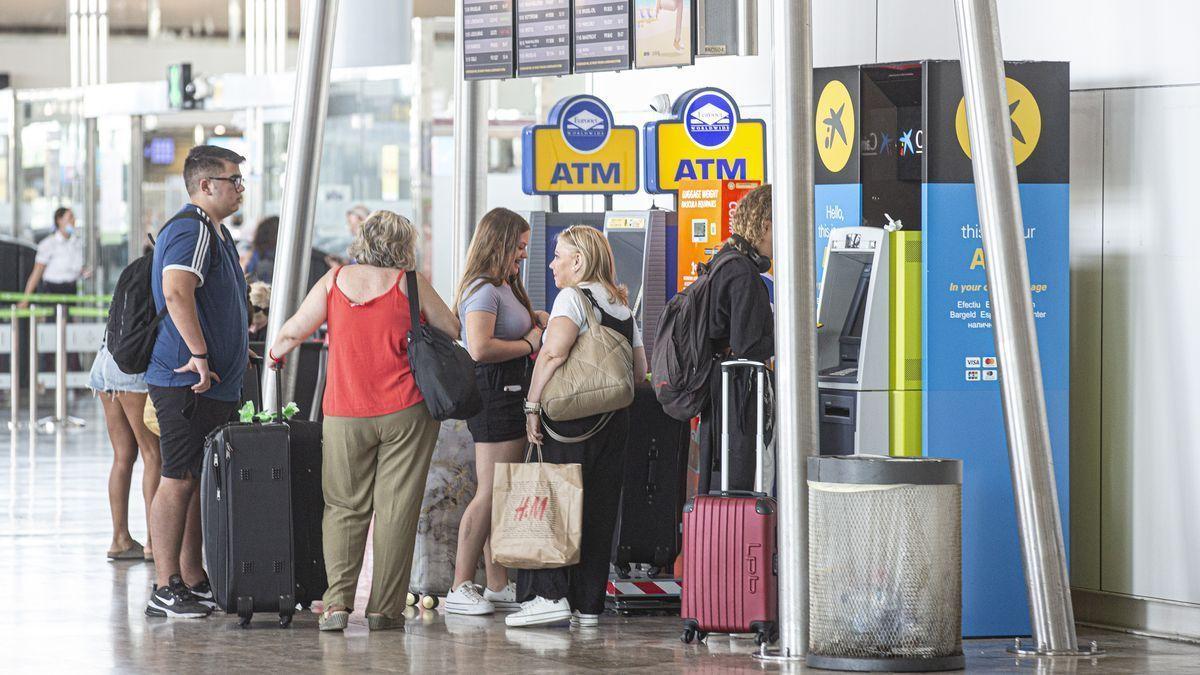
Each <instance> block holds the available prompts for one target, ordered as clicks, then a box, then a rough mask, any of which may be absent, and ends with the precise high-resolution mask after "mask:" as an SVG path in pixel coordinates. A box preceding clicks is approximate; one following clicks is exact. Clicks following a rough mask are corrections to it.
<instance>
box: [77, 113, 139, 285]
mask: <svg viewBox="0 0 1200 675" xmlns="http://www.w3.org/2000/svg"><path fill="white" fill-rule="evenodd" d="M98 140H99V138H98V134H97V132H96V118H95V117H86V118H84V120H83V149H84V150H83V180H84V183H83V222H84V223H86V224H87V258H86V260H87V263H86V265H87V267H89V268H91V270H92V277H91V278H90V279H88V280H87V281H86V282H85V284H86V286H85V287H86V288H87V290H88V292H90V293H99V292H100V288H99V286H100V283H101V282H102V281H103V279H102V277H103V275H104V270H103V269H102V268H101V265H100V217H99V215H100V209H99V208H98V205H97V204H96V201H97V200H98V199H99V198H100V191H99V190H97V189H96V161H97V157H96V156H97V155H98V154H99V143H98ZM130 159H131V160H132V158H130Z"/></svg>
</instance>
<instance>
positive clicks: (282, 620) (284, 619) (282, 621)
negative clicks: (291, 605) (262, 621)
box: [279, 614, 292, 628]
mask: <svg viewBox="0 0 1200 675" xmlns="http://www.w3.org/2000/svg"><path fill="white" fill-rule="evenodd" d="M290 625H292V615H291V614H280V615H279V627H280V628H287V627H288V626H290Z"/></svg>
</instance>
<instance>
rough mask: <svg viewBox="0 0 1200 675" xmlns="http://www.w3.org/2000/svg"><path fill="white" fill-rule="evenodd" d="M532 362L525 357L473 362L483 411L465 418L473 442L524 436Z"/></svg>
mask: <svg viewBox="0 0 1200 675" xmlns="http://www.w3.org/2000/svg"><path fill="white" fill-rule="evenodd" d="M531 374H532V363H531V362H530V360H529V359H528V358H527V357H521V358H519V359H513V360H511V361H504V362H501V363H479V364H476V365H475V382H476V383H477V384H478V385H479V395H480V397H481V398H482V399H483V410H482V411H480V413H479V414H478V415H476V416H474V417H472V418H471V419H469V420H467V429H469V430H470V431H471V438H472V439H473V440H474V441H475V442H476V443H503V442H505V441H512V440H515V439H518V438H524V437H525V412H524V404H525V394H526V393H527V392H528V391H529V376H530V375H531Z"/></svg>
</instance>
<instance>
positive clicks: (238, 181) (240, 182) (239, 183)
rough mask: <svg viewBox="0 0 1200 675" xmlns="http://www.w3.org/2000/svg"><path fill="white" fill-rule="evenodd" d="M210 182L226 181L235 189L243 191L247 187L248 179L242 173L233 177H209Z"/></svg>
mask: <svg viewBox="0 0 1200 675" xmlns="http://www.w3.org/2000/svg"><path fill="white" fill-rule="evenodd" d="M208 179H209V180H226V181H229V182H230V183H232V184H233V189H235V190H241V189H242V188H244V187H246V179H245V178H244V177H243V176H242V174H240V173H235V174H233V175H232V176H209V177H208Z"/></svg>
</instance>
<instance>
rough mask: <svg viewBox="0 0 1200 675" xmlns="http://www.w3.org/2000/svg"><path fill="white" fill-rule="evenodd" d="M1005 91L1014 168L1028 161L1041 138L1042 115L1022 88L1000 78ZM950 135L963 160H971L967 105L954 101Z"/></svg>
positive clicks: (1017, 83) (962, 100) (962, 99)
mask: <svg viewBox="0 0 1200 675" xmlns="http://www.w3.org/2000/svg"><path fill="white" fill-rule="evenodd" d="M1004 84H1005V87H1006V88H1007V90H1008V116H1009V119H1010V122H1011V124H1010V126H1011V129H1012V142H1013V160H1014V161H1015V162H1016V165H1017V166H1021V162H1024V161H1025V160H1027V159H1029V156H1030V155H1032V154H1033V151H1034V149H1035V148H1037V144H1038V140H1039V139H1041V137H1042V111H1041V109H1040V108H1038V103H1037V99H1035V98H1034V97H1033V94H1032V93H1031V92H1030V91H1029V89H1028V88H1026V87H1025V85H1023V84H1021V83H1020V82H1017V81H1016V80H1014V79H1012V78H1011V77H1006V78H1004ZM954 132H955V134H956V135H957V136H958V145H959V146H960V147H961V148H962V151H963V152H964V153H966V155H967V157H970V156H971V137H970V133H969V132H968V130H967V101H966V99H965V98H961V99H959V101H958V112H957V113H955V115H954Z"/></svg>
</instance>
